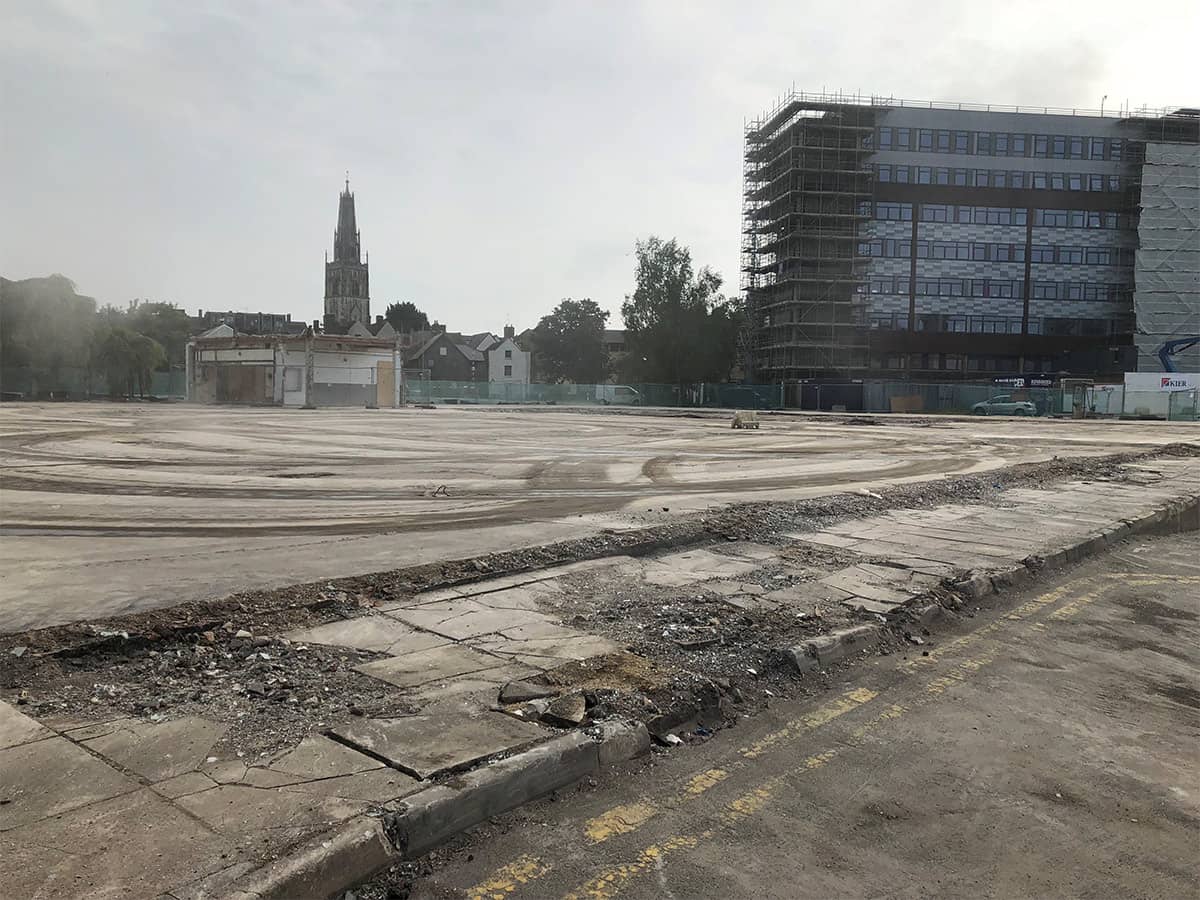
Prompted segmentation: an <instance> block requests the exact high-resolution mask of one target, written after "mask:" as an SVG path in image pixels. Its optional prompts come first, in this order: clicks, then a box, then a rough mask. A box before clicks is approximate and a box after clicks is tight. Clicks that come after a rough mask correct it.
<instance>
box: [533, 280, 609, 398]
mask: <svg viewBox="0 0 1200 900" xmlns="http://www.w3.org/2000/svg"><path fill="white" fill-rule="evenodd" d="M607 322H608V312H607V311H606V310H603V309H601V308H600V306H599V305H598V304H597V303H596V302H595V301H593V300H572V299H570V298H569V297H568V298H567V299H566V300H563V301H562V302H561V303H559V304H558V306H556V307H554V309H553V311H551V313H550V315H548V316H543V317H542V319H541V321H540V322H538V324H537V327H536V328H534V330H533V354H534V360H533V366H534V370H535V371H536V372H537V377H538V378H539V379H548V380H551V381H556V382H559V381H573V382H575V383H576V384H594V383H597V382H601V381H603V380H604V379H605V378H606V377H607V376H608V350H607V349H606V348H605V346H604V326H605V324H606V323H607Z"/></svg>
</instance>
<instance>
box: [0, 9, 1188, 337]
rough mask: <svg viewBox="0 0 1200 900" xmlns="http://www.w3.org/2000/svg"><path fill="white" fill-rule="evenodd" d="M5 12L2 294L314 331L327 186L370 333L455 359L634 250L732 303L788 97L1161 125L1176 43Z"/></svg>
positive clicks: (868, 23)
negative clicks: (358, 266)
mask: <svg viewBox="0 0 1200 900" xmlns="http://www.w3.org/2000/svg"><path fill="white" fill-rule="evenodd" d="M12 6H13V9H11V10H10V11H8V12H6V14H5V22H6V27H5V29H4V31H3V32H2V33H0V80H2V82H3V84H4V86H5V90H4V92H3V94H2V95H0V102H2V103H3V110H2V113H3V119H4V121H5V123H6V126H8V127H6V132H5V135H4V138H3V141H2V143H0V171H3V172H4V174H5V205H6V211H7V214H6V215H5V216H4V217H3V218H2V220H0V253H2V254H3V256H2V258H0V269H2V270H3V272H4V274H6V275H8V276H10V277H14V276H16V277H22V276H28V275H38V274H45V273H48V272H54V271H61V272H64V273H65V274H67V275H69V276H71V277H72V278H74V279H75V280H76V281H77V282H78V283H79V285H80V290H81V291H83V292H85V293H88V294H92V295H95V296H97V297H98V298H99V299H100V300H101V301H107V302H114V303H124V302H126V301H127V300H129V299H131V298H133V297H152V298H156V299H167V300H174V301H176V302H179V303H181V304H183V305H185V306H186V307H187V308H189V309H192V310H194V309H196V308H199V307H203V308H206V309H214V308H233V309H250V310H258V309H262V310H267V311H279V312H285V311H286V312H292V313H293V314H295V315H296V316H298V317H300V318H303V319H314V318H317V317H319V316H320V314H321V293H322V287H323V275H322V269H321V264H322V259H323V256H324V253H325V251H326V250H328V249H330V246H331V240H332V230H333V225H334V219H335V215H336V208H337V192H338V190H339V188H340V186H341V180H342V177H343V174H342V173H343V171H344V170H345V169H349V170H350V172H351V180H352V186H353V187H354V189H355V191H356V194H357V197H358V204H359V223H360V227H361V229H362V236H363V244H364V246H365V248H366V249H367V250H368V251H369V252H370V258H371V281H372V290H373V298H372V304H373V307H372V308H373V310H374V311H376V312H382V310H383V307H384V305H385V304H386V302H387V301H390V300H399V299H411V300H413V301H415V302H417V303H418V304H420V305H421V306H422V307H424V308H425V309H427V310H428V311H429V313H430V315H431V316H434V317H436V318H438V319H440V320H442V321H445V322H448V323H449V324H450V325H451V326H452V327H459V328H462V329H464V330H468V331H474V330H482V329H485V328H490V329H493V330H496V329H498V328H499V327H500V326H501V325H502V324H504V319H505V318H506V317H508V316H511V317H512V319H513V321H514V322H515V324H517V325H519V326H524V325H527V324H532V323H533V322H534V321H536V319H537V318H538V317H539V316H540V315H542V314H544V313H545V312H546V311H547V310H548V309H549V308H550V307H551V306H553V305H554V303H555V302H557V300H559V299H560V298H562V297H565V296H575V297H584V296H589V297H592V298H593V299H595V300H597V301H598V302H600V303H601V304H602V305H604V306H605V307H607V308H608V309H610V310H614V311H615V310H616V309H618V308H619V306H620V302H621V299H622V297H623V295H624V294H625V293H627V292H628V291H629V290H630V289H631V279H632V258H631V257H630V256H629V254H630V253H631V251H632V248H633V243H634V241H635V240H636V239H638V238H641V237H645V236H647V235H649V234H660V235H663V236H674V237H677V238H678V239H679V240H680V241H682V242H683V243H685V244H687V245H689V246H690V247H691V248H692V251H693V255H694V257H695V259H696V261H697V263H698V264H707V265H711V266H713V267H714V268H716V269H717V270H718V271H719V272H721V274H722V275H723V276H724V278H725V281H726V288H727V290H729V289H735V288H736V285H737V282H738V271H737V264H738V247H739V214H740V205H741V201H740V191H741V159H740V155H741V138H742V128H743V123H744V121H745V120H746V119H747V118H750V117H754V116H756V115H757V114H759V113H760V112H761V111H762V110H763V109H764V108H765V107H767V106H769V105H770V104H771V103H772V102H773V101H774V99H775V98H776V97H778V96H779V95H780V93H781V92H783V91H785V90H787V89H788V88H790V87H791V85H792V84H793V82H795V83H796V84H797V86H798V87H803V88H806V89H821V88H823V87H824V88H828V89H831V90H832V89H839V88H840V89H844V90H848V91H855V90H861V91H863V92H864V93H868V94H869V93H870V92H872V91H875V92H879V93H884V94H891V95H894V96H896V97H912V98H917V99H928V98H935V99H949V100H959V99H961V100H982V101H994V102H999V103H1026V104H1038V105H1042V104H1052V105H1063V106H1076V105H1081V106H1095V105H1097V104H1098V102H1099V98H1100V96H1101V95H1102V94H1105V93H1111V94H1112V95H1113V97H1112V98H1111V99H1110V101H1109V103H1110V105H1114V106H1115V105H1116V104H1117V103H1119V102H1120V101H1123V100H1124V99H1125V98H1126V97H1130V98H1131V99H1132V100H1133V101H1134V103H1135V104H1136V103H1138V102H1147V101H1148V102H1164V100H1177V101H1181V102H1182V100H1183V98H1179V97H1178V94H1179V93H1180V91H1181V89H1182V87H1183V86H1185V85H1187V84H1189V83H1190V82H1189V81H1188V79H1189V78H1190V77H1191V73H1190V71H1189V69H1190V66H1191V63H1190V60H1191V54H1190V50H1189V48H1188V41H1189V35H1194V34H1195V31H1196V29H1195V25H1196V24H1197V13H1196V12H1195V11H1194V10H1193V9H1192V7H1191V6H1190V5H1184V4H1182V3H1180V4H1170V3H1160V4H1154V3H1143V4H1142V5H1141V6H1140V7H1139V10H1140V11H1141V16H1140V17H1139V18H1137V19H1136V20H1132V21H1131V20H1130V17H1129V16H1128V15H1127V8H1126V7H1124V6H1117V5H1116V4H1115V3H1107V4H1106V3H1086V4H1085V3H1079V4H1073V3H1062V4H1045V3H1028V2H1014V3H1008V4H1003V5H997V4H962V3H950V2H923V3H915V2H914V3H894V2H892V3H883V2H850V3H845V4H825V5H813V4H796V3H783V2H765V0H760V2H758V3H755V4H753V5H751V6H749V7H747V6H745V5H741V6H739V5H734V4H730V3H725V2H701V0H695V2H667V0H654V2H644V3H637V2H632V0H618V2H610V3H586V2H569V0H534V2H521V0H511V2H506V0H497V2H491V3H486V4H483V3H480V4H454V5H446V4H441V3H434V2H424V3H417V2H414V3H406V4H387V3H376V4H363V3H357V2H355V3H351V2H344V3H343V2H323V3H322V2H310V3H290V4H278V3H271V2H263V0H258V2H251V0H244V2H243V0H237V2H235V0H229V2H226V3H204V4H197V3H190V2H185V0H176V2H166V0H162V2H160V0H142V2H134V0H129V2H123V3H109V2H99V0H97V2H82V0H71V2H68V0H43V2H41V3H38V4H12ZM1117 20H1120V21H1121V27H1120V28H1114V27H1112V26H1111V23H1112V22H1113V21H1117ZM1163 22H1171V23H1172V27H1171V28H1169V29H1163V28H1162V27H1161V23H1163ZM1118 97H1119V98H1120V99H1118Z"/></svg>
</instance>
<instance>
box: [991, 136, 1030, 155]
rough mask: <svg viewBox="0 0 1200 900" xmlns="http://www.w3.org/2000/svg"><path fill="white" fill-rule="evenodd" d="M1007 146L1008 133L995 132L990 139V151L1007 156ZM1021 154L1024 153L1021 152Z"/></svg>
mask: <svg viewBox="0 0 1200 900" xmlns="http://www.w3.org/2000/svg"><path fill="white" fill-rule="evenodd" d="M1008 147H1009V143H1008V135H1007V134H997V135H996V136H995V137H994V138H993V139H992V152H993V153H994V154H995V155H996V156H1008V153H1009V150H1008ZM1021 155H1024V154H1021Z"/></svg>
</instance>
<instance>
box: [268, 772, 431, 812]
mask: <svg viewBox="0 0 1200 900" xmlns="http://www.w3.org/2000/svg"><path fill="white" fill-rule="evenodd" d="M426 786H427V785H425V784H424V783H423V782H421V781H418V780H417V779H415V778H413V777H411V776H409V775H405V774H404V773H403V772H399V771H397V770H396V769H393V768H390V767H388V766H385V765H382V764H381V765H380V767H379V768H378V769H372V770H371V771H370V772H359V773H358V774H357V775H341V776H339V777H337V778H321V779H319V780H317V781H299V782H296V783H295V784H289V785H285V786H284V787H282V788H280V790H282V791H295V792H297V793H301V794H312V795H314V796H317V797H341V798H342V799H343V800H361V801H363V802H365V803H372V804H381V803H388V802H390V801H392V800H398V799H399V798H401V797H404V796H406V795H408V794H411V793H413V792H415V791H419V790H420V789H421V788H423V787H426Z"/></svg>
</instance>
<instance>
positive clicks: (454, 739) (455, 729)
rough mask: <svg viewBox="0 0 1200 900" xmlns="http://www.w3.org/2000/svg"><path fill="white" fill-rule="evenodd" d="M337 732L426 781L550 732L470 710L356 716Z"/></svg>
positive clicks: (349, 740) (509, 718) (347, 739)
mask: <svg viewBox="0 0 1200 900" xmlns="http://www.w3.org/2000/svg"><path fill="white" fill-rule="evenodd" d="M333 732H334V733H335V734H336V735H337V736H338V737H339V738H340V739H341V740H345V741H348V742H350V743H351V744H353V745H355V746H358V747H362V748H364V749H366V750H369V751H370V752H371V753H373V754H375V755H377V756H379V757H380V758H382V759H386V760H387V761H388V762H389V763H391V764H392V765H393V766H396V767H397V768H399V769H401V770H402V771H404V772H408V773H410V774H412V775H415V776H416V777H418V778H422V779H428V778H432V777H433V776H434V775H438V774H440V773H442V772H446V771H449V770H451V769H457V768H461V767H464V766H468V765H470V764H472V763H475V762H478V761H479V760H481V759H484V758H486V757H488V756H491V755H492V754H494V753H501V752H503V751H506V750H515V749H518V748H520V747H525V746H528V745H529V744H532V743H534V742H536V741H538V740H541V739H542V738H544V737H546V736H547V733H546V732H544V731H542V730H541V729H540V728H538V727H537V726H535V725H531V724H528V723H526V722H519V721H517V720H516V719H514V718H512V717H511V716H506V715H503V714H502V713H496V712H489V711H473V710H471V709H469V708H459V709H451V710H447V711H445V712H442V713H439V714H435V715H420V716H407V717H405V718H401V719H357V720H354V721H352V722H347V723H346V724H344V725H339V726H338V727H336V728H335V729H333Z"/></svg>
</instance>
